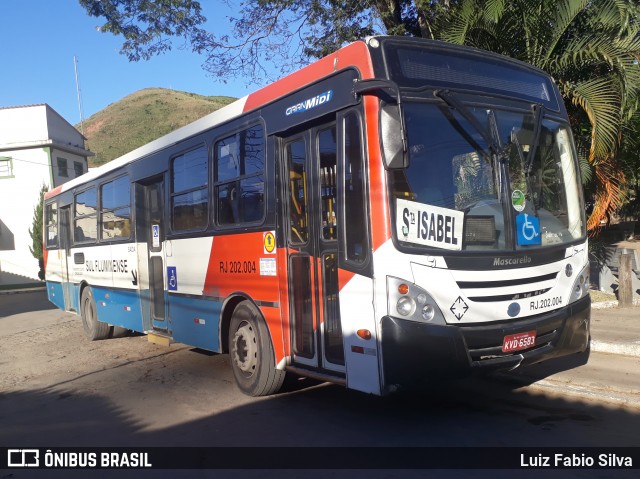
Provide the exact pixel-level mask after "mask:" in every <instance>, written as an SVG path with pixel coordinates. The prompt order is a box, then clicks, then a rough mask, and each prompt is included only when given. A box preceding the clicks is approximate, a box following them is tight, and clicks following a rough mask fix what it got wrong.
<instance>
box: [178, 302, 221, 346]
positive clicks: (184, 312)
mask: <svg viewBox="0 0 640 479" xmlns="http://www.w3.org/2000/svg"><path fill="white" fill-rule="evenodd" d="M169 301H170V306H169V307H170V310H171V327H172V328H173V329H172V333H173V334H172V336H173V339H174V340H175V341H177V342H179V343H184V344H188V345H190V346H195V347H198V348H202V349H206V350H209V351H214V352H220V344H219V343H220V342H219V340H218V324H219V322H220V313H221V312H222V303H221V302H220V301H212V300H209V299H206V298H202V297H201V298H194V297H191V296H178V295H171V296H170V297H169Z"/></svg>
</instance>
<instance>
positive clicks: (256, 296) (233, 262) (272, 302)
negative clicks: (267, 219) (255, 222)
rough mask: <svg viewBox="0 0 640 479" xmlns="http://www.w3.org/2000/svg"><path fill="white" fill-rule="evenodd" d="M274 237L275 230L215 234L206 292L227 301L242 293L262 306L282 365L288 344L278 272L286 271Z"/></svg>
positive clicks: (207, 294)
mask: <svg viewBox="0 0 640 479" xmlns="http://www.w3.org/2000/svg"><path fill="white" fill-rule="evenodd" d="M274 238H275V232H274V231H258V232H252V233H242V234H237V235H225V236H217V237H215V238H214V240H213V244H212V247H211V254H210V256H209V264H208V268H207V274H206V278H205V283H204V295H205V296H208V297H210V298H212V299H213V298H219V299H220V300H224V299H226V298H227V297H229V296H231V295H233V294H242V295H244V296H247V297H249V298H251V300H253V301H254V302H255V303H256V304H257V305H258V306H259V307H260V308H262V312H263V315H264V317H265V320H266V322H267V326H268V327H269V333H270V335H271V341H272V343H273V349H274V352H275V356H276V357H275V360H276V364H279V363H280V361H281V360H282V359H283V357H284V345H283V333H282V320H281V315H280V288H279V283H278V274H284V271H279V270H278V265H277V248H275V243H274V242H273V241H274ZM270 311H271V312H270ZM273 311H275V313H274V312H273Z"/></svg>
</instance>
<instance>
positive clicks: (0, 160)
mask: <svg viewBox="0 0 640 479" xmlns="http://www.w3.org/2000/svg"><path fill="white" fill-rule="evenodd" d="M0 178H13V158H10V157H8V156H0Z"/></svg>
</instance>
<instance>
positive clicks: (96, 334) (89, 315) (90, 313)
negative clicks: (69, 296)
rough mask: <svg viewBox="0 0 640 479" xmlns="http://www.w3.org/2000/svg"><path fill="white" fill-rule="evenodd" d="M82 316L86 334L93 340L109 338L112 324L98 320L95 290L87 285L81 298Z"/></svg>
mask: <svg viewBox="0 0 640 479" xmlns="http://www.w3.org/2000/svg"><path fill="white" fill-rule="evenodd" d="M80 316H81V317H82V325H83V326H84V334H85V336H86V337H87V338H88V339H90V340H91V341H96V340H98V339H107V338H108V337H109V334H110V333H111V326H109V325H108V324H107V323H102V322H100V321H98V312H97V310H96V302H95V300H94V299H93V292H92V291H91V288H90V287H89V286H87V287H86V288H84V290H83V291H82V298H81V299H80Z"/></svg>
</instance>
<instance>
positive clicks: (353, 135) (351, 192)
mask: <svg viewBox="0 0 640 479" xmlns="http://www.w3.org/2000/svg"><path fill="white" fill-rule="evenodd" d="M343 128H344V201H343V205H344V206H343V207H344V218H345V219H346V218H348V223H347V224H345V228H344V231H345V243H346V249H345V258H346V260H347V261H352V262H354V263H359V264H361V263H364V262H365V260H366V259H367V208H366V204H365V200H366V195H365V180H366V179H365V176H364V175H365V169H364V158H363V154H362V128H361V125H360V119H359V117H358V115H356V114H355V113H348V114H347V115H346V116H345V117H344V123H343Z"/></svg>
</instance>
